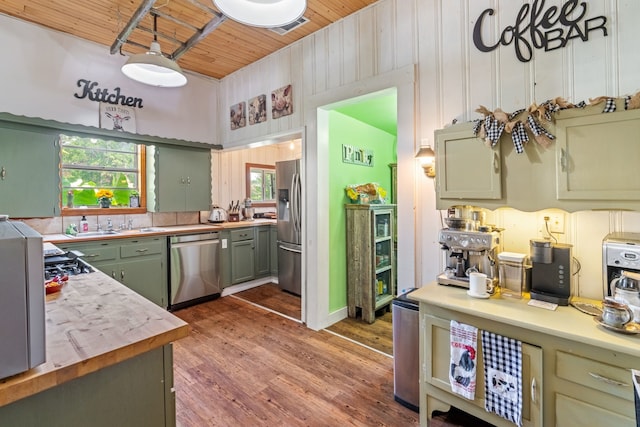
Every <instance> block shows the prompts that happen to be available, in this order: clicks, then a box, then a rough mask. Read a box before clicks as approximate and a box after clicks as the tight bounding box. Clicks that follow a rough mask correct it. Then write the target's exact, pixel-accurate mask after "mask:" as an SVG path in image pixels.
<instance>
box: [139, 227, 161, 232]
mask: <svg viewBox="0 0 640 427" xmlns="http://www.w3.org/2000/svg"><path fill="white" fill-rule="evenodd" d="M154 231H164V228H159V227H144V228H141V229H140V232H141V233H153V232H154Z"/></svg>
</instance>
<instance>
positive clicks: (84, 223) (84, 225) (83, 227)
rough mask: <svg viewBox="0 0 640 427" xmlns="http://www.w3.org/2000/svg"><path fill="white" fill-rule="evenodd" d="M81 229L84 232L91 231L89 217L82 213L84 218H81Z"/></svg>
mask: <svg viewBox="0 0 640 427" xmlns="http://www.w3.org/2000/svg"><path fill="white" fill-rule="evenodd" d="M80 231H81V232H82V233H86V232H87V231H89V221H87V217H86V216H85V215H82V219H81V220H80Z"/></svg>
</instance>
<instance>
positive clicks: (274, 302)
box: [233, 283, 302, 320]
mask: <svg viewBox="0 0 640 427" xmlns="http://www.w3.org/2000/svg"><path fill="white" fill-rule="evenodd" d="M233 296H234V297H235V298H241V299H243V300H245V301H250V302H252V303H254V304H258V305H260V306H262V307H265V308H268V309H269V310H273V311H276V312H278V313H282V314H284V315H285V316H289V317H291V318H292V319H296V320H300V319H301V318H302V310H301V308H300V307H301V304H302V302H301V301H300V297H298V296H295V295H293V294H290V293H288V292H285V291H283V290H282V289H280V288H279V287H278V285H276V284H274V283H267V284H264V285H260V286H256V287H255V288H251V289H247V290H246V291H242V292H238V293H235V294H233Z"/></svg>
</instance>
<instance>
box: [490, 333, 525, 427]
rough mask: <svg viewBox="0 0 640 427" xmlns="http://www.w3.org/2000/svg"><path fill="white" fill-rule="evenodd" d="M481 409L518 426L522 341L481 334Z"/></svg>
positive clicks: (492, 334) (520, 411)
mask: <svg viewBox="0 0 640 427" xmlns="http://www.w3.org/2000/svg"><path fill="white" fill-rule="evenodd" d="M482 357H483V359H484V382H485V386H484V388H485V394H486V396H485V404H484V406H485V409H486V410H487V412H493V413H495V414H497V415H499V416H501V417H502V418H504V419H506V420H509V421H511V422H513V423H515V424H516V425H518V426H521V425H522V342H521V341H518V340H514V339H511V338H507V337H503V336H502V335H498V334H494V333H492V332H488V331H482Z"/></svg>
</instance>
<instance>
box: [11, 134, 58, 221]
mask: <svg viewBox="0 0 640 427" xmlns="http://www.w3.org/2000/svg"><path fill="white" fill-rule="evenodd" d="M0 200H2V202H1V205H2V207H1V208H0V213H1V214H7V215H9V216H12V217H24V218H28V217H52V216H58V215H60V202H59V200H60V178H59V174H58V150H57V139H56V136H55V134H54V133H52V132H50V131H46V130H42V131H39V130H38V129H35V128H34V129H33V130H32V129H27V128H24V129H23V128H21V127H20V126H16V127H13V126H7V127H5V125H4V124H3V127H0Z"/></svg>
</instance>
